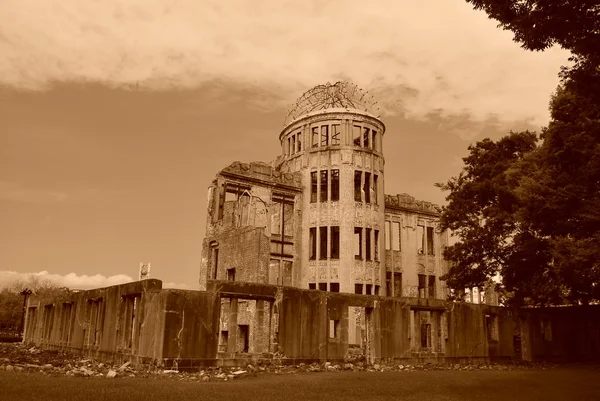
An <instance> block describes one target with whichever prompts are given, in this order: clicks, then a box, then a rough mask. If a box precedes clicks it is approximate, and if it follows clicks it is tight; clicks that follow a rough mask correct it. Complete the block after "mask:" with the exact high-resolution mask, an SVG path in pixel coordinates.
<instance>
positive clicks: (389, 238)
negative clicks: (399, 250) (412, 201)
mask: <svg viewBox="0 0 600 401" xmlns="http://www.w3.org/2000/svg"><path fill="white" fill-rule="evenodd" d="M390 224H391V222H389V221H386V222H385V225H384V230H385V232H384V233H383V234H384V235H385V249H386V250H388V251H389V250H390V249H392V232H391V231H390Z"/></svg>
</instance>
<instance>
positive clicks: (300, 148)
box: [296, 132, 302, 152]
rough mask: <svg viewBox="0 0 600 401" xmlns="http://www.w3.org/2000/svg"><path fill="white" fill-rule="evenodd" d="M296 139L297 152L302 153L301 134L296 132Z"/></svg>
mask: <svg viewBox="0 0 600 401" xmlns="http://www.w3.org/2000/svg"><path fill="white" fill-rule="evenodd" d="M296 137H297V138H298V152H301V151H302V132H298V133H297V134H296Z"/></svg>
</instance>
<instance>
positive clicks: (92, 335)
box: [86, 298, 104, 346]
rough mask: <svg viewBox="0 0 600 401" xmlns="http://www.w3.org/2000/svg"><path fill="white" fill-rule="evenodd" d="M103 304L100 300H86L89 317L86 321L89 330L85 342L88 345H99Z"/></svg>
mask: <svg viewBox="0 0 600 401" xmlns="http://www.w3.org/2000/svg"><path fill="white" fill-rule="evenodd" d="M103 306H104V302H103V301H102V298H99V299H90V300H88V308H89V316H88V321H89V325H88V327H89V328H90V330H89V332H88V335H89V338H87V339H86V340H87V341H86V342H87V344H88V345H94V346H97V345H100V336H101V334H102V326H103V320H104V316H103V315H104V308H103Z"/></svg>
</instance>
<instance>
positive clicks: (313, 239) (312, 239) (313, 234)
mask: <svg viewBox="0 0 600 401" xmlns="http://www.w3.org/2000/svg"><path fill="white" fill-rule="evenodd" d="M308 249H309V254H308V259H309V260H315V259H317V228H316V227H311V228H310V231H309V248H308Z"/></svg>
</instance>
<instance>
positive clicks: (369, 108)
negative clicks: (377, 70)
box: [284, 81, 379, 125]
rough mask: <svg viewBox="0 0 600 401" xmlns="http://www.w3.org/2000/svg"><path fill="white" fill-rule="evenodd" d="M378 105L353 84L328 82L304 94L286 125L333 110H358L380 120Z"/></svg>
mask: <svg viewBox="0 0 600 401" xmlns="http://www.w3.org/2000/svg"><path fill="white" fill-rule="evenodd" d="M376 104H377V102H376V101H375V100H374V99H373V97H372V96H371V95H370V94H369V93H368V92H366V91H363V90H362V89H360V88H359V87H358V86H356V85H354V84H352V83H349V82H345V81H338V82H336V83H334V84H330V83H329V82H327V83H326V84H325V85H317V86H315V87H314V88H312V89H310V90H308V91H306V92H304V94H303V95H302V96H300V97H299V98H298V100H296V102H295V103H294V105H293V106H292V108H291V110H290V111H289V112H288V114H287V116H286V118H285V122H284V125H288V124H289V123H291V122H292V121H294V120H296V119H297V118H299V117H301V116H303V115H305V114H309V113H311V112H313V111H317V110H325V109H331V108H344V109H348V108H350V109H356V110H360V111H365V112H367V113H370V114H373V115H375V116H376V117H377V118H379V108H378V107H376Z"/></svg>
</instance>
